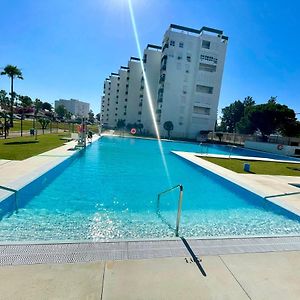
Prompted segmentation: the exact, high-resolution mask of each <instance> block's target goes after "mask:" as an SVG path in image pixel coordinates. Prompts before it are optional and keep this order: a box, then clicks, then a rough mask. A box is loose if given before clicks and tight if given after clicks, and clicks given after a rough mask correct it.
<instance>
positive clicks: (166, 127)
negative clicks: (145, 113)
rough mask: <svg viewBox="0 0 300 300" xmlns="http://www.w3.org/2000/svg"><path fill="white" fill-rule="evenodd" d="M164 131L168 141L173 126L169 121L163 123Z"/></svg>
mask: <svg viewBox="0 0 300 300" xmlns="http://www.w3.org/2000/svg"><path fill="white" fill-rule="evenodd" d="M164 129H165V130H166V131H167V132H168V139H170V137H171V134H170V132H171V131H172V130H173V129H174V125H173V123H172V122H171V121H166V122H165V123H164Z"/></svg>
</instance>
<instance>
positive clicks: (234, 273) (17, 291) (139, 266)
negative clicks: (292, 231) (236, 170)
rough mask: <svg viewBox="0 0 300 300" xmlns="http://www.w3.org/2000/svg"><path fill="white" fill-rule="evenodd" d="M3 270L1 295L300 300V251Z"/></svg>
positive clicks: (20, 297) (5, 268)
mask: <svg viewBox="0 0 300 300" xmlns="http://www.w3.org/2000/svg"><path fill="white" fill-rule="evenodd" d="M200 267H201V270H200V269H199V267H198V266H197V264H196V263H195V261H194V260H193V259H192V258H191V257H181V258H165V259H148V260H147V259H144V260H126V261H109V260H108V261H99V262H95V263H84V264H48V265H24V266H13V267H12V266H7V267H1V268H0V298H1V299H14V300H18V299H24V300H26V299H30V300H32V299H105V300H106V299H172V300H175V299H180V300H181V299H185V300H189V299H203V300H210V299H229V300H234V299H238V300H242V299H253V300H266V299H272V300H276V299H280V300H282V299H287V300H293V299H295V300H298V299H299V297H300V285H299V278H300V252H277V253H255V254H236V255H219V256H204V257H201V261H200Z"/></svg>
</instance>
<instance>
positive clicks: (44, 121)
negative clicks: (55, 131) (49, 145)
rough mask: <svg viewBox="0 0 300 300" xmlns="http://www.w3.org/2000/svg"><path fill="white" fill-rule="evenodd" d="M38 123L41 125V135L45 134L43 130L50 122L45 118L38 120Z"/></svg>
mask: <svg viewBox="0 0 300 300" xmlns="http://www.w3.org/2000/svg"><path fill="white" fill-rule="evenodd" d="M39 123H40V124H41V127H42V130H43V134H44V133H45V129H46V128H47V126H48V124H49V123H50V120H48V119H45V118H41V119H39Z"/></svg>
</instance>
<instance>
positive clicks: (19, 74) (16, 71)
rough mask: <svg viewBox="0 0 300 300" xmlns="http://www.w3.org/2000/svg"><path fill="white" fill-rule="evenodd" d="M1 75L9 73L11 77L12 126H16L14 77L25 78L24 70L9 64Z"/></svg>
mask: <svg viewBox="0 0 300 300" xmlns="http://www.w3.org/2000/svg"><path fill="white" fill-rule="evenodd" d="M1 75H7V76H8V77H9V78H10V97H11V98H10V126H11V127H13V126H14V120H13V115H14V97H15V94H14V79H15V78H18V79H22V80H23V75H22V71H21V70H20V69H18V67H17V66H12V65H7V66H6V67H5V68H4V69H3V71H2V72H1Z"/></svg>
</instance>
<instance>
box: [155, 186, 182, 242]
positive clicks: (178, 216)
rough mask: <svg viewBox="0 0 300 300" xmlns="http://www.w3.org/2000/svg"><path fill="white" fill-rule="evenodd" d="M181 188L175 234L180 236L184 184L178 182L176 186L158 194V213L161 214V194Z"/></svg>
mask: <svg viewBox="0 0 300 300" xmlns="http://www.w3.org/2000/svg"><path fill="white" fill-rule="evenodd" d="M177 188H178V189H179V198H178V209H177V219H176V229H175V235H176V236H178V232H179V223H180V216H181V208H182V198H183V185H182V184H177V185H175V186H173V187H172V188H170V189H167V190H165V191H163V192H161V193H159V194H158V195H157V210H156V212H157V214H160V209H159V206H160V196H161V195H163V194H166V193H168V192H171V191H173V190H175V189H177Z"/></svg>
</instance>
